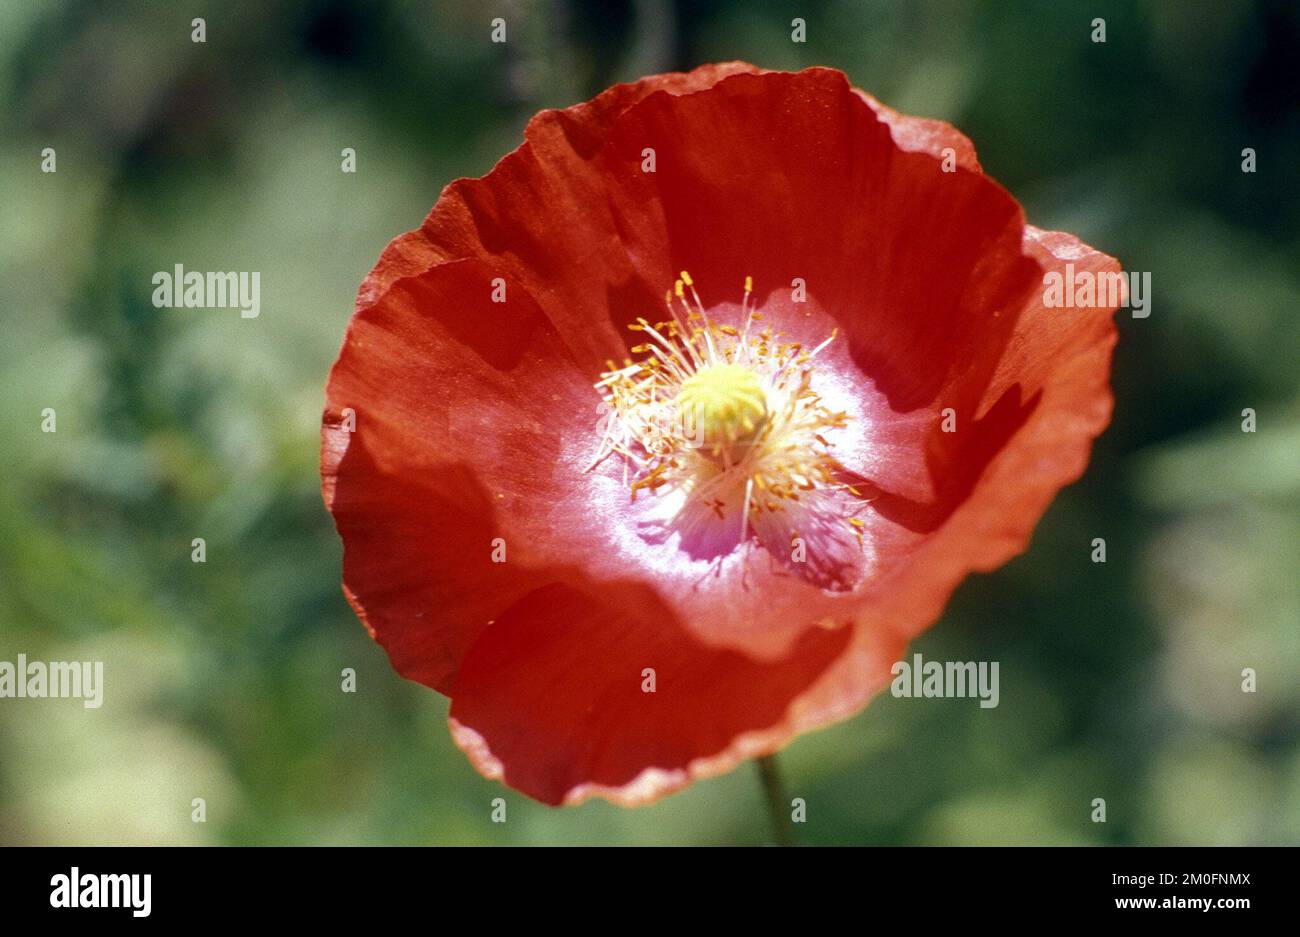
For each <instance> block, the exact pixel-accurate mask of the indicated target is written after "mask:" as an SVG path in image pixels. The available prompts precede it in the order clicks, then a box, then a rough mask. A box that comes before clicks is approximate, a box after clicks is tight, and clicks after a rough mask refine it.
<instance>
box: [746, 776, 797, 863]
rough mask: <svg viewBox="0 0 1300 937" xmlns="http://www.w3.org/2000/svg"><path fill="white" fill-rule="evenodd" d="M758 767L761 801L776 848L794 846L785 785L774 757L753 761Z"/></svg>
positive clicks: (788, 800)
mask: <svg viewBox="0 0 1300 937" xmlns="http://www.w3.org/2000/svg"><path fill="white" fill-rule="evenodd" d="M754 763H755V764H756V765H757V766H758V776H759V780H761V781H762V782H763V800H764V801H766V803H767V815H768V818H769V819H770V820H771V821H772V838H773V839H775V840H776V844H777V845H778V846H793V845H794V829H793V827H792V826H791V823H790V798H788V797H786V795H785V785H784V784H782V783H781V771H780V768H779V767H778V766H777V763H776V756H775V755H764V756H763V757H762V758H758V759H755V762H754Z"/></svg>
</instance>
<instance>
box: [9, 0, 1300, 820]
mask: <svg viewBox="0 0 1300 937" xmlns="http://www.w3.org/2000/svg"><path fill="white" fill-rule="evenodd" d="M202 6H203V5H199V6H195V5H192V4H188V5H187V4H175V3H170V2H164V0H121V2H89V0H39V2H38V0H18V2H8V3H5V4H3V5H0V101H2V102H3V113H2V117H0V121H2V123H0V127H2V132H0V192H2V193H3V208H2V210H0V267H2V270H3V277H2V279H0V327H2V329H3V337H2V340H0V375H3V388H4V402H3V408H2V410H3V419H4V424H3V428H4V445H3V447H0V449H2V451H3V455H0V460H2V463H0V464H2V465H3V482H2V483H0V659H4V660H13V659H14V658H15V657H16V655H17V654H18V653H20V652H24V653H27V654H28V655H31V656H33V657H43V658H46V659H49V658H60V659H101V660H104V661H106V672H107V689H106V703H105V706H104V707H103V709H101V710H99V711H95V712H90V713H88V712H86V711H85V710H83V709H82V707H81V704H80V703H79V702H77V701H72V700H64V701H44V702H34V701H30V700H24V701H18V700H4V701H0V842H9V843H15V842H17V843H126V842H148V843H410V844H416V843H608V842H614V843H751V842H763V841H766V839H767V836H768V833H767V830H766V827H765V822H764V813H763V810H762V808H761V805H760V803H759V785H758V782H757V779H756V777H755V776H754V773H753V772H752V771H750V770H741V771H738V772H734V773H732V774H731V775H728V776H726V777H723V778H719V779H716V780H711V781H707V782H703V783H700V784H697V785H695V786H694V787H693V788H691V789H690V790H689V791H687V792H685V793H683V794H680V795H676V796H674V797H671V798H669V799H667V800H666V801H663V802H662V803H660V804H659V805H657V806H654V807H651V808H646V809H641V810H635V811H628V810H622V809H618V808H614V807H610V806H608V805H606V804H604V803H599V802H596V803H591V804H588V805H584V806H583V807H580V808H576V809H566V810H551V809H547V808H545V807H542V806H539V805H536V804H533V803H531V802H529V801H527V800H526V799H524V798H522V797H520V796H518V795H516V794H514V793H513V792H510V791H507V790H505V789H504V788H501V787H499V786H498V785H496V784H494V783H491V782H488V781H485V780H483V779H481V778H480V777H479V776H478V775H477V774H476V773H475V772H474V771H473V769H472V768H471V767H470V766H469V764H468V762H467V761H466V759H465V758H464V757H463V756H462V755H461V754H460V753H459V752H458V751H457V750H456V749H455V748H454V746H453V745H452V743H451V741H450V739H449V737H448V734H447V731H446V728H445V715H446V701H445V700H444V699H443V698H442V697H440V696H438V695H437V694H435V693H432V692H431V691H428V690H425V689H423V688H422V687H419V686H417V685H415V684H411V683H408V682H405V681H403V680H401V679H400V678H398V677H397V676H396V675H394V673H393V672H392V671H391V669H390V668H389V666H388V664H387V662H386V659H385V657H384V655H383V653H382V651H381V650H380V649H379V648H378V647H377V646H376V645H374V644H373V643H372V642H371V641H370V640H369V639H368V638H367V637H366V635H365V633H364V631H363V630H362V628H361V627H360V625H359V624H358V623H357V621H356V619H355V617H354V616H353V614H352V613H351V611H350V610H349V608H348V607H347V605H346V603H345V602H344V600H343V598H342V596H341V594H340V590H339V562H340V548H339V543H338V539H337V537H336V536H335V534H334V532H333V529H332V525H331V523H330V520H329V518H328V515H327V514H326V512H325V511H324V509H323V507H322V505H321V501H320V496H319V493H318V483H317V458H318V425H319V416H320V409H321V404H322V390H323V386H324V381H325V375H326V372H327V370H328V368H329V365H330V363H331V361H332V360H333V357H334V354H335V352H336V351H337V348H338V344H339V341H340V339H341V337H342V334H343V330H344V327H345V324H346V322H347V319H348V316H349V314H350V311H351V308H352V302H353V298H354V295H355V291H356V288H357V286H358V284H359V283H360V282H361V279H362V277H363V276H364V274H365V272H366V271H367V270H368V269H369V267H370V266H371V265H372V264H373V262H374V260H375V259H376V258H377V257H378V255H379V252H380V250H381V249H382V247H383V245H384V244H385V243H386V242H387V241H388V239H389V238H391V237H393V236H395V235H396V234H398V233H400V232H402V231H405V230H408V229H410V228H413V227H415V226H417V225H418V224H419V222H420V221H421V219H422V218H423V216H424V214H425V213H426V212H427V211H428V209H429V207H430V206H431V205H432V204H433V202H434V200H435V199H436V197H437V194H438V192H439V191H440V189H441V187H442V186H443V185H444V184H445V183H447V182H448V181H450V180H451V179H453V178H455V177H457V176H466V175H478V174H481V173H483V172H485V171H487V170H488V169H489V168H490V167H491V165H492V164H493V162H495V160H496V159H497V158H498V157H499V156H500V155H502V154H504V153H505V152H506V151H508V150H509V149H511V148H512V147H513V146H515V145H516V143H517V142H518V140H519V139H520V132H521V129H522V126H523V124H524V122H525V121H526V120H527V118H528V117H529V116H530V115H531V114H532V113H534V112H535V111H536V110H538V109H539V108H541V107H543V106H555V105H565V104H570V103H574V102H576V101H578V100H581V99H583V98H585V97H586V96H588V95H590V94H592V93H594V92H596V91H598V90H600V89H601V88H603V87H605V86H606V85H608V84H610V83H612V82H613V81H616V80H625V79H629V78H634V77H637V76H639V75H641V74H646V73H650V72H654V71H663V70H668V69H672V68H683V67H690V66H692V65H695V64H699V63H701V62H705V61H718V60H727V59H734V58H741V59H746V60H749V61H752V62H755V63H757V64H760V65H765V66H768V67H774V68H798V67H803V66H807V65H814V64H817V65H831V66H836V67H839V68H842V69H843V70H844V71H846V72H847V73H848V75H849V76H850V78H851V79H852V81H853V82H854V83H855V84H857V85H858V86H860V87H863V88H866V89H868V90H869V91H871V92H872V93H873V94H875V95H876V96H878V97H879V98H880V99H882V100H883V101H885V102H886V103H888V104H890V105H892V106H894V107H896V108H899V109H901V110H904V111H907V112H910V113H915V114H921V115H925V116H931V117H939V118H943V119H947V120H950V121H952V122H954V123H955V124H956V125H957V126H959V127H961V128H962V129H963V130H964V131H966V132H967V133H968V134H969V135H970V136H971V137H972V138H973V139H974V140H975V142H976V145H977V147H978V149H979V154H980V158H981V161H982V163H983V165H984V166H985V169H986V171H988V172H989V173H990V174H991V175H993V176H994V177H996V178H997V179H998V180H999V181H1000V182H1002V183H1003V184H1004V185H1005V186H1007V188H1009V189H1010V190H1011V191H1012V192H1014V193H1016V195H1017V196H1018V197H1020V198H1021V200H1022V201H1023V202H1024V204H1025V206H1026V210H1027V212H1028V214H1029V217H1030V219H1031V220H1032V221H1033V222H1034V223H1036V224H1038V225H1040V226H1042V227H1047V228H1064V229H1066V230H1070V231H1072V232H1075V233H1077V234H1078V235H1079V236H1081V237H1082V238H1083V239H1084V240H1086V241H1088V242H1089V243H1091V244H1094V245H1096V246H1097V247H1099V248H1101V249H1102V250H1105V251H1107V252H1109V253H1111V254H1114V255H1115V256H1117V257H1119V258H1120V259H1121V261H1122V262H1123V263H1124V265H1125V266H1126V267H1127V268H1128V269H1133V270H1140V271H1141V270H1146V271H1152V273H1153V286H1154V303H1153V313H1152V315H1151V317H1150V318H1149V319H1146V320H1135V319H1132V318H1129V317H1128V316H1127V314H1121V316H1120V320H1119V321H1120V329H1121V342H1120V346H1119V349H1118V352H1117V357H1116V373H1115V387H1116V392H1117V397H1118V405H1117V410H1116V415H1115V422H1114V425H1113V426H1112V427H1111V429H1110V430H1109V431H1108V432H1107V433H1106V435H1105V436H1104V437H1103V439H1102V440H1101V442H1100V443H1099V445H1098V447H1097V449H1096V452H1095V456H1094V459H1093V463H1092V465H1091V467H1090V469H1089V471H1088V474H1087V475H1086V477H1085V479H1084V480H1083V481H1082V482H1080V483H1079V484H1077V485H1075V486H1073V487H1072V488H1070V489H1069V490H1067V491H1066V492H1065V493H1063V494H1062V496H1061V497H1059V498H1058V500H1057V501H1056V503H1055V504H1054V505H1053V507H1052V509H1051V511H1050V512H1049V514H1048V516H1047V518H1046V519H1045V520H1044V522H1043V524H1042V526H1041V527H1040V528H1039V531H1038V533H1037V535H1036V537H1035V540H1034V543H1033V545H1032V548H1031V550H1030V551H1029V553H1028V554H1027V555H1025V556H1023V557H1021V558H1019V559H1017V560H1016V561H1014V562H1012V563H1011V564H1010V565H1008V566H1007V567H1006V568H1005V569H1003V570H1001V571H999V572H997V573H995V574H993V575H989V576H982V577H976V578H974V579H972V580H970V581H968V582H967V583H965V584H964V585H963V586H962V588H961V589H960V590H959V591H958V593H957V596H956V598H955V599H954V601H953V603H952V605H951V607H950V609H949V611H948V613H947V614H946V615H945V617H944V619H943V620H942V621H941V622H940V623H939V624H938V625H937V626H936V627H934V628H933V629H931V631H929V632H928V633H927V634H926V635H925V636H924V637H923V638H922V639H921V640H920V641H919V642H918V644H917V649H918V650H920V651H921V652H922V653H923V654H924V655H925V656H926V657H927V658H932V659H943V658H947V659H961V660H965V659H982V660H987V659H992V660H999V661H1001V673H1002V678H1003V683H1002V694H1001V695H1002V700H1001V705H1000V707H999V708H997V709H996V710H993V711H985V710H981V709H979V708H978V707H977V706H976V705H975V704H974V703H973V702H972V701H970V700H947V701H933V702H930V703H928V704H926V705H917V704H915V703H914V702H912V701H909V700H896V699H893V698H891V697H889V696H885V697H882V698H880V699H878V700H877V701H876V702H875V703H873V704H872V705H871V706H870V707H869V708H868V709H867V711H865V712H864V713H863V714H861V715H859V716H857V717H856V718H854V719H851V720H849V721H848V722H846V723H843V724H841V725H838V726H835V727H833V728H831V729H828V730H826V731H823V732H820V733H816V734H814V735H811V736H808V737H805V738H803V739H801V740H799V741H797V742H796V743H794V744H793V745H792V746H791V747H790V748H789V749H788V750H787V751H786V752H785V753H784V754H783V756H782V761H783V764H784V769H785V773H786V778H787V784H788V786H789V788H790V791H791V793H792V794H793V795H797V796H801V797H804V798H805V799H806V800H807V802H808V804H809V810H808V820H807V823H806V824H805V825H804V826H803V827H802V828H801V829H800V831H799V835H800V837H801V838H802V839H803V841H805V842H809V843H855V842H872V843H1117V844H1127V843H1295V842H1297V841H1298V840H1300V746H1298V745H1297V741H1298V737H1300V718H1298V716H1300V629H1298V628H1297V624H1298V623H1300V586H1298V585H1297V582H1298V580H1300V577H1297V570H1298V569H1300V394H1298V387H1297V367H1296V365H1297V360H1298V356H1297V351H1298V350H1300V316H1298V315H1297V312H1298V311H1300V303H1298V300H1300V187H1298V186H1297V183H1296V170H1297V167H1298V166H1300V104H1298V102H1300V87H1297V78H1296V76H1297V71H1296V68H1295V62H1296V59H1297V57H1300V12H1298V8H1297V6H1296V5H1295V4H1293V3H1290V2H1287V0H1277V2H1261V3H1250V2H1237V3H1220V2H1216V0H1189V2H1175V0H1167V2H1146V3H1135V2H1118V0H1114V2H1103V0H1089V2H1087V3H1075V2H1060V3H1056V2H1030V0H1021V2H994V0H988V2H971V3H965V2H956V0H952V2H944V0H918V2H905V0H843V2H807V3H803V4H798V5H796V6H798V7H799V9H798V10H796V11H793V12H792V10H793V7H792V5H790V4H788V3H782V2H774V0H773V2H743V3H742V2H735V3H730V2H721V0H707V2H695V3H692V2H679V3H675V4H673V3H668V2H665V0H640V2H630V0H628V2H596V0H588V2H582V3H555V4H550V3H544V2H541V0H537V2H527V0H517V2H514V3H505V4H502V5H501V6H502V9H501V10H500V11H498V10H495V9H493V10H492V11H487V10H485V8H484V5H482V4H478V3H474V2H469V0H462V2H446V3H425V2H415V0H410V2H396V0H394V2H367V0H248V2H229V3H221V4H209V5H207V6H206V9H201V8H200V7H202ZM196 15H203V16H205V17H206V19H207V42H206V43H205V44H195V43H192V42H191V41H190V28H191V27H190V20H191V18H192V17H193V16H196ZM495 15H505V16H506V17H507V18H508V22H509V24H510V25H509V28H510V34H509V36H510V39H509V42H508V43H507V44H506V45H505V46H494V45H492V44H490V43H489V42H488V31H489V26H488V21H489V19H490V18H491V17H492V16H495ZM793 15H801V16H803V17H804V18H805V19H806V21H807V30H808V32H807V35H808V41H807V42H806V44H795V43H792V42H791V41H790V19H791V17H792V16H793ZM1095 17H1104V18H1105V20H1106V28H1107V41H1106V42H1105V44H1099V43H1093V42H1091V41H1090V39H1089V35H1090V32H1091V29H1092V26H1091V22H1092V20H1093V19H1094V18H1095ZM47 146H49V147H54V148H56V150H57V159H58V171H57V173H55V174H43V173H41V172H40V170H39V163H40V152H41V150H42V148H43V147H47ZM345 146H351V147H355V148H356V151H357V153H358V166H359V171H358V172H357V173H356V174H355V175H345V174H342V173H341V172H340V171H339V158H340V156H339V154H340V150H341V149H342V148H343V147H345ZM1247 146H1249V147H1253V148H1254V149H1255V150H1256V151H1257V154H1258V171H1257V172H1256V173H1254V174H1246V173H1242V172H1241V171H1240V162H1241V150H1242V148H1243V147H1247ZM175 263H182V264H184V265H185V267H186V268H188V269H195V270H257V271H260V272H261V274H262V315H261V317H260V318H259V319H257V320H256V321H255V322H248V321H241V319H240V318H239V316H238V313H236V312H229V313H224V312H211V311H193V310H191V311H186V310H157V309H155V308H153V307H152V305H151V304H150V294H151V287H150V277H151V275H152V273H153V272H154V271H156V270H167V269H170V268H171V267H172V265H173V264H175ZM46 407H53V408H55V410H56V411H57V414H58V432H57V433H55V434H43V433H41V432H40V414H41V411H42V410H43V409H44V408H46ZM1245 407H1252V408H1255V409H1256V410H1257V411H1258V420H1259V431H1258V432H1257V433H1255V434H1245V433H1242V432H1241V431H1240V419H1241V417H1240V412H1241V410H1242V409H1243V408H1245ZM197 536H202V537H205V538H206V540H207V544H208V555H207V563H206V564H205V565H195V564H192V563H191V562H190V541H191V538H193V537H197ZM1094 537H1104V538H1106V540H1107V544H1108V553H1109V557H1108V559H1109V561H1108V562H1107V563H1106V564H1105V565H1097V564H1093V563H1091V562H1090V561H1089V553H1090V543H1091V541H1092V538H1094ZM344 667H354V668H356V670H357V672H358V675H359V688H360V691H359V692H358V693H356V694H355V695H352V694H343V693H341V692H340V691H339V673H340V671H341V669H342V668H344ZM1243 667H1254V668H1256V669H1257V670H1258V672H1259V692H1258V693H1256V694H1254V695H1247V694H1243V693H1242V692H1241V690H1240V680H1241V670H1242V668H1243ZM497 796H504V797H505V798H506V799H507V801H508V803H509V811H510V812H509V822H508V823H506V824H493V823H491V822H489V810H490V807H489V804H490V801H491V800H492V798H494V797H497ZM195 797H203V798H205V800H206V802H207V819H208V822H207V823H206V824H195V823H192V822H191V820H190V812H191V806H190V804H191V800H192V798H195ZM1094 797H1104V798H1105V799H1106V801H1107V813H1108V820H1107V822H1106V823H1105V824H1094V823H1092V822H1090V819H1089V814H1090V810H1091V808H1090V802H1091V800H1092V798H1094Z"/></svg>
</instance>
